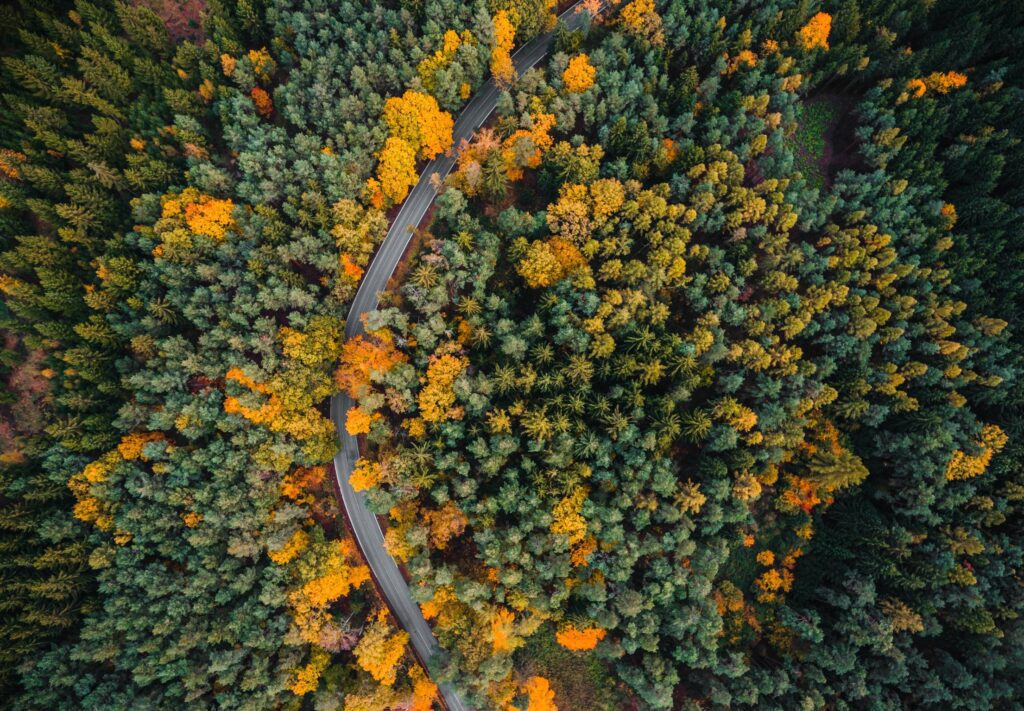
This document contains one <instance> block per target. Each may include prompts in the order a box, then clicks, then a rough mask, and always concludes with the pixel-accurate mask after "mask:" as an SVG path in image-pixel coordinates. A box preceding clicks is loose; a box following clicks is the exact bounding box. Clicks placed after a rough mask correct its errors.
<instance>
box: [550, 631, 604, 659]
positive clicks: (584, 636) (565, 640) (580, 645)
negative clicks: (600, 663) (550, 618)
mask: <svg viewBox="0 0 1024 711" xmlns="http://www.w3.org/2000/svg"><path fill="white" fill-rule="evenodd" d="M604 635H605V631H604V630H603V629H601V628H599V627H586V628H584V629H577V628H576V627H574V626H572V625H568V626H567V627H565V628H564V629H562V630H560V631H559V632H558V634H557V635H556V639H557V640H558V643H559V644H560V645H562V646H563V647H565V648H566V649H568V650H571V651H573V652H584V651H587V650H590V649H593V648H594V647H596V646H597V643H598V642H600V641H601V640H602V639H604Z"/></svg>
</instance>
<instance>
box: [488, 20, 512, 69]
mask: <svg viewBox="0 0 1024 711" xmlns="http://www.w3.org/2000/svg"><path fill="white" fill-rule="evenodd" d="M493 22H494V48H493V49H492V50H491V74H492V75H493V76H494V80H495V81H496V82H498V85H499V86H508V85H509V84H511V83H512V80H513V79H515V76H516V69H515V67H514V66H513V64H512V44H513V42H514V41H515V36H516V28H515V26H514V25H513V24H512V20H511V19H510V18H509V16H508V13H507V12H506V11H505V10H499V11H498V12H497V13H496V14H495V15H494V18H493Z"/></svg>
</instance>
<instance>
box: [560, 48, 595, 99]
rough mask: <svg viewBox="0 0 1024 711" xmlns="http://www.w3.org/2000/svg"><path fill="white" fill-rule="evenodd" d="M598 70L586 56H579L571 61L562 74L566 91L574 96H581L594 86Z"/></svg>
mask: <svg viewBox="0 0 1024 711" xmlns="http://www.w3.org/2000/svg"><path fill="white" fill-rule="evenodd" d="M596 75H597V70H596V69H594V65H592V64H591V63H590V57H588V56H587V55H585V54H577V55H576V56H575V57H573V58H572V59H570V60H569V65H568V66H567V67H566V68H565V71H564V72H562V82H563V83H564V84H565V90H566V91H568V92H571V93H573V94H581V93H583V92H584V91H586V90H587V89H589V88H590V87H592V86H594V77H595V76H596Z"/></svg>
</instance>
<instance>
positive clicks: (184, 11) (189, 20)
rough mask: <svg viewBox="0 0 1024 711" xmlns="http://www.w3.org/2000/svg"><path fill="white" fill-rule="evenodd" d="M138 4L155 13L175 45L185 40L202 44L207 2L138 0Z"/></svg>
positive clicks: (202, 0)
mask: <svg viewBox="0 0 1024 711" xmlns="http://www.w3.org/2000/svg"><path fill="white" fill-rule="evenodd" d="M136 4H137V5H142V6H144V7H148V8H149V9H150V10H152V11H153V12H155V13H156V14H157V17H159V18H160V19H161V20H163V23H164V27H166V28H167V34H169V35H170V36H171V39H172V40H173V41H174V42H175V43H177V42H179V41H180V40H183V39H187V40H192V41H193V42H195V43H196V44H200V43H202V41H203V38H204V35H203V11H204V10H205V9H206V0H136Z"/></svg>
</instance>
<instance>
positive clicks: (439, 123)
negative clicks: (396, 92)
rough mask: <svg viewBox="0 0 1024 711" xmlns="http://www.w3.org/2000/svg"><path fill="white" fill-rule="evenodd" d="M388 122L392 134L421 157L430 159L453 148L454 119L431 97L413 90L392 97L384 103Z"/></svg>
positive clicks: (385, 117)
mask: <svg viewBox="0 0 1024 711" xmlns="http://www.w3.org/2000/svg"><path fill="white" fill-rule="evenodd" d="M384 122H385V123H387V125H388V132H389V133H390V135H391V136H392V137H395V138H401V139H402V140H403V141H405V142H406V143H407V144H409V145H410V146H412V148H413V150H414V151H416V155H417V157H419V158H424V159H426V160H430V159H431V158H434V157H435V156H437V155H438V154H440V153H444V152H445V151H447V150H448V149H449V148H451V147H452V128H453V127H454V125H455V124H454V122H453V121H452V116H451V114H449V113H448V112H447V111H442V110H441V107H440V106H438V105H437V99H435V98H434V97H433V96H430V95H429V94H421V93H420V92H418V91H412V90H409V91H406V92H405V93H404V94H402V96H400V97H399V96H393V97H391V98H390V99H388V100H387V101H386V102H384Z"/></svg>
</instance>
